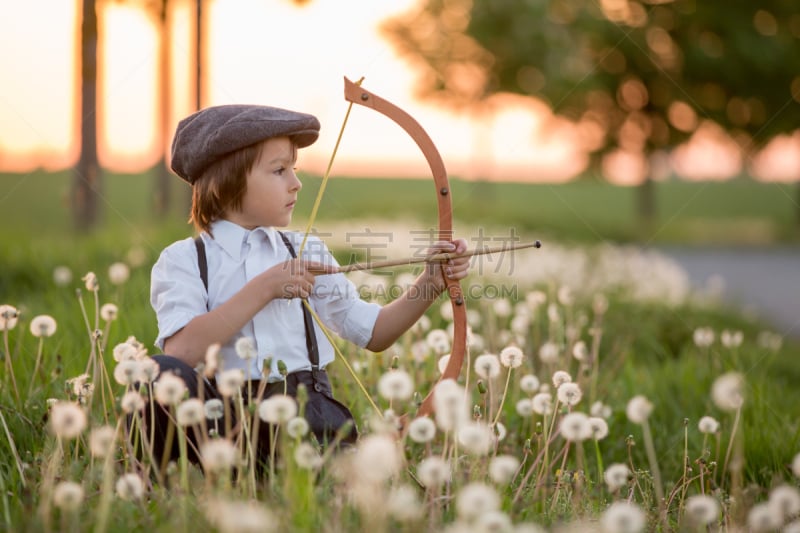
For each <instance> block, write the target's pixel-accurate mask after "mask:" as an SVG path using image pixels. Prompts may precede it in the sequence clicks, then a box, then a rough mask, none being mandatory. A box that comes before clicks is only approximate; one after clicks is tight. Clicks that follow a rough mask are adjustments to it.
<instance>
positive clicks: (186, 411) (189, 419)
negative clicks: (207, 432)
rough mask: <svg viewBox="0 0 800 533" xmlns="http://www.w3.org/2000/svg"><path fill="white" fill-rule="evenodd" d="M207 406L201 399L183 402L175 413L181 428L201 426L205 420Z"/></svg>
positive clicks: (190, 399)
mask: <svg viewBox="0 0 800 533" xmlns="http://www.w3.org/2000/svg"><path fill="white" fill-rule="evenodd" d="M205 414H206V413H205V405H204V404H203V400H201V399H199V398H189V399H188V400H184V401H182V402H181V403H180V404H179V405H178V409H177V410H176V411H175V418H176V419H177V421H178V425H179V426H183V427H185V426H193V425H195V424H201V423H202V422H203V419H204V418H205Z"/></svg>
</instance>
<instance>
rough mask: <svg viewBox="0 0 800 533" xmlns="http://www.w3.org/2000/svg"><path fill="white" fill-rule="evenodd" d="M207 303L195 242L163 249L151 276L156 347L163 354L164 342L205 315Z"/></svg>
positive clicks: (151, 301) (180, 243)
mask: <svg viewBox="0 0 800 533" xmlns="http://www.w3.org/2000/svg"><path fill="white" fill-rule="evenodd" d="M207 302H208V294H207V292H206V288H205V287H204V286H203V280H202V279H201V277H200V267H199V266H198V264H197V251H196V248H195V246H194V241H193V240H192V239H191V238H190V239H185V240H182V241H178V242H176V243H174V244H172V245H170V246H168V247H167V248H166V249H164V251H163V252H161V255H160V256H159V258H158V261H156V264H155V265H153V269H152V271H151V273H150V304H151V305H152V306H153V310H154V311H155V312H156V319H157V320H158V337H157V338H156V341H155V345H156V346H158V348H159V349H161V350H163V349H164V341H165V340H167V339H168V338H170V337H171V336H173V335H174V334H175V333H177V332H178V331H180V330H181V329H182V328H183V327H184V326H186V324H188V323H189V322H190V321H191V320H192V319H193V318H194V317H196V316H199V315H202V314H204V313H206V312H207V311H208V309H207V305H208V303H207Z"/></svg>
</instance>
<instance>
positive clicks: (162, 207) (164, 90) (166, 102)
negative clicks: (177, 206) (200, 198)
mask: <svg viewBox="0 0 800 533" xmlns="http://www.w3.org/2000/svg"><path fill="white" fill-rule="evenodd" d="M160 9H161V11H160V13H159V22H160V23H161V50H160V51H159V52H160V53H159V58H158V62H159V65H158V67H159V70H160V74H161V76H160V80H161V82H160V84H159V103H160V109H159V113H160V127H161V147H160V149H161V158H160V159H159V161H158V163H157V164H156V171H155V190H154V194H153V197H154V200H155V212H156V216H158V217H160V218H164V217H165V216H166V215H167V214H168V213H169V209H170V206H171V204H172V194H171V189H172V187H171V186H170V185H171V183H172V175H171V174H170V172H169V169H168V168H167V158H166V154H165V145H166V141H167V139H169V136H170V129H169V126H170V114H169V111H170V86H171V81H172V80H171V78H170V51H171V50H170V49H171V43H172V33H171V32H170V20H169V1H168V0H162V1H161V5H160Z"/></svg>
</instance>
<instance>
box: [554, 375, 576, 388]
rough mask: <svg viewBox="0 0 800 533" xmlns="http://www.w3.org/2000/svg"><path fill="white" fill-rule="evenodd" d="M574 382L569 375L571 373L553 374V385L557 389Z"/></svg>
mask: <svg viewBox="0 0 800 533" xmlns="http://www.w3.org/2000/svg"><path fill="white" fill-rule="evenodd" d="M571 381H572V376H570V375H569V372H565V371H563V370H556V371H555V372H553V385H554V386H555V388H556V389H557V388H559V387H560V386H561V385H563V384H564V383H569V382H571Z"/></svg>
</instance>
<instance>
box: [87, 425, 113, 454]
mask: <svg viewBox="0 0 800 533" xmlns="http://www.w3.org/2000/svg"><path fill="white" fill-rule="evenodd" d="M116 438H117V431H116V430H115V429H114V428H113V427H111V426H99V427H96V428H93V429H92V431H91V432H90V433H89V451H90V452H91V454H92V456H94V457H106V456H108V454H110V453H111V449H112V447H113V446H114V441H115V440H116Z"/></svg>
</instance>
